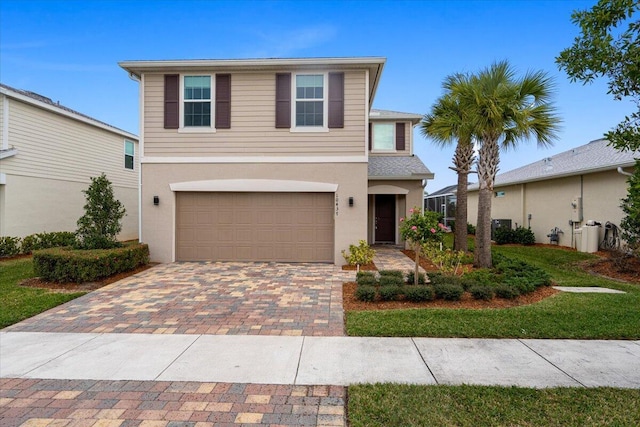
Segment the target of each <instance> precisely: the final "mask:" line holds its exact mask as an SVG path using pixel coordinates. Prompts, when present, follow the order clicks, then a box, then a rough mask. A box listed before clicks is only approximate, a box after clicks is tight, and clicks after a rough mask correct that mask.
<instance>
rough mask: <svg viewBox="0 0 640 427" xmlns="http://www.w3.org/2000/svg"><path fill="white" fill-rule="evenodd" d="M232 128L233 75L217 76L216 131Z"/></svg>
mask: <svg viewBox="0 0 640 427" xmlns="http://www.w3.org/2000/svg"><path fill="white" fill-rule="evenodd" d="M229 128H231V74H216V129H229Z"/></svg>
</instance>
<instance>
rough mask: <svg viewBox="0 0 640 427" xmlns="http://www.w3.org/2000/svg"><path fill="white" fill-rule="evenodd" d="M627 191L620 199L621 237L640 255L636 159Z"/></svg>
mask: <svg viewBox="0 0 640 427" xmlns="http://www.w3.org/2000/svg"><path fill="white" fill-rule="evenodd" d="M627 183H628V184H629V193H628V194H627V197H626V198H625V199H622V205H621V206H620V207H621V208H622V211H623V212H624V213H625V215H626V216H625V217H624V218H623V219H622V221H621V222H620V228H621V229H622V233H621V237H622V238H623V239H624V240H625V241H626V242H627V245H629V247H630V248H631V250H632V251H633V252H634V254H635V255H636V256H640V160H636V165H635V170H634V172H633V175H632V176H630V177H629V179H628V181H627Z"/></svg>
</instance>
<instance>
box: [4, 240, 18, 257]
mask: <svg viewBox="0 0 640 427" xmlns="http://www.w3.org/2000/svg"><path fill="white" fill-rule="evenodd" d="M19 253H20V238H19V237H9V236H3V237H0V257H8V256H14V255H18V254H19Z"/></svg>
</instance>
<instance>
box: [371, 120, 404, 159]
mask: <svg viewBox="0 0 640 427" xmlns="http://www.w3.org/2000/svg"><path fill="white" fill-rule="evenodd" d="M395 124H396V122H392V121H384V122H382V121H381V122H373V123H372V124H371V131H372V135H371V152H372V153H374V154H377V153H383V154H389V153H396V152H398V150H396V126H395ZM376 125H390V126H391V129H392V131H393V133H392V136H391V147H392V148H390V149H380V148H376V132H375V128H376Z"/></svg>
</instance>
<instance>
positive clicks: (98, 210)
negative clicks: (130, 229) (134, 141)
mask: <svg viewBox="0 0 640 427" xmlns="http://www.w3.org/2000/svg"><path fill="white" fill-rule="evenodd" d="M82 192H83V193H84V194H85V197H86V199H87V203H86V204H85V205H84V215H82V216H81V217H80V219H78V230H77V231H76V247H77V248H78V249H109V248H113V247H117V246H120V243H119V242H118V240H117V239H116V235H117V234H118V233H119V232H120V230H122V223H121V221H122V218H123V217H124V215H125V212H126V210H125V208H124V206H123V205H122V203H120V201H118V200H116V198H115V197H114V195H113V188H112V187H111V182H110V181H109V180H108V179H107V177H106V175H105V174H104V173H103V174H102V175H100V176H99V177H96V178H94V177H92V178H91V184H90V185H89V188H88V189H86V190H82Z"/></svg>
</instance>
